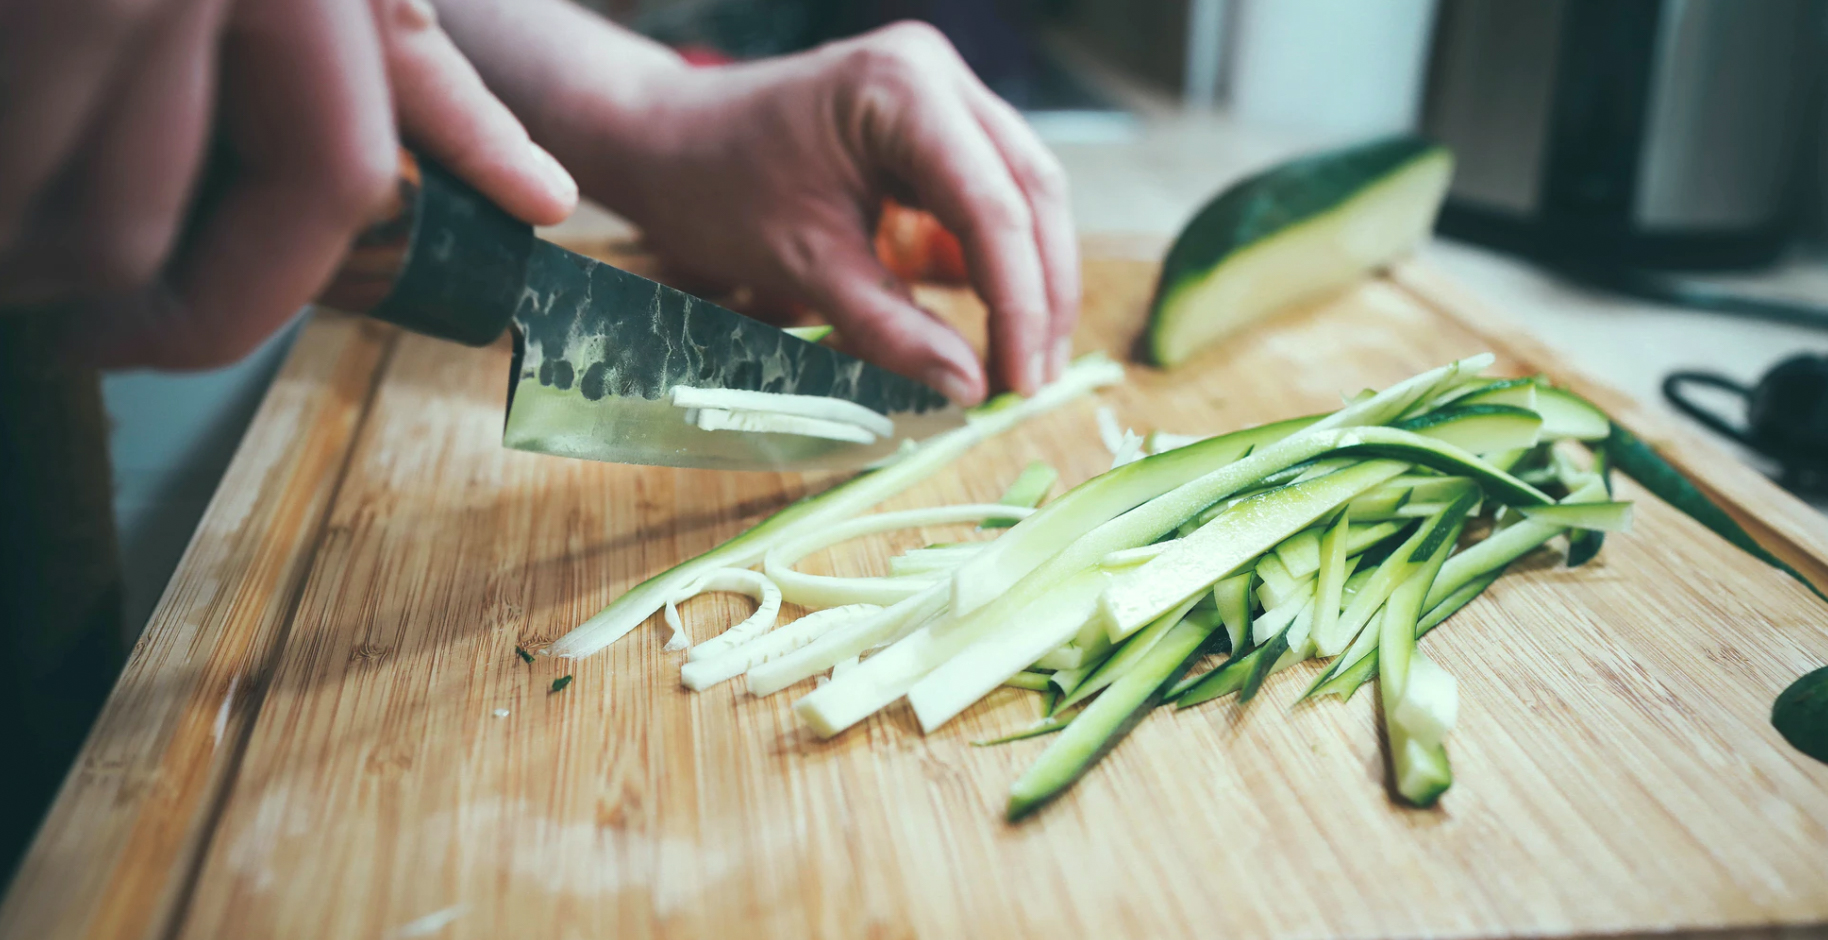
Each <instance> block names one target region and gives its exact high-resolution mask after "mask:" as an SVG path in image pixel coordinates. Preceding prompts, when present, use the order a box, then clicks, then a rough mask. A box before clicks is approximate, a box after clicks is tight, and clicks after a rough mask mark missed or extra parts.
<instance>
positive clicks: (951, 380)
mask: <svg viewBox="0 0 1828 940" xmlns="http://www.w3.org/2000/svg"><path fill="white" fill-rule="evenodd" d="M927 384H928V385H931V386H933V387H934V388H936V389H938V390H939V393H940V394H941V395H944V396H946V397H947V398H949V399H951V400H952V403H953V404H956V405H965V406H970V405H975V404H977V403H978V396H977V389H976V386H975V384H974V383H973V382H972V381H971V380H970V379H967V378H965V377H964V376H962V375H959V374H958V371H957V370H956V369H954V368H953V367H952V366H949V365H941V366H934V367H933V368H931V369H928V370H927Z"/></svg>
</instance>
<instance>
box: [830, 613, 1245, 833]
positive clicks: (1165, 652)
mask: <svg viewBox="0 0 1828 940" xmlns="http://www.w3.org/2000/svg"><path fill="white" fill-rule="evenodd" d="M1223 636H1224V631H1222V630H1219V629H1218V627H1217V625H1215V624H1211V623H1209V622H1207V620H1205V619H1203V618H1194V617H1188V618H1185V619H1183V620H1182V621H1181V622H1180V623H1178V624H1176V625H1175V627H1174V629H1172V630H1169V631H1168V633H1167V635H1166V636H1164V637H1162V639H1161V641H1160V642H1159V643H1156V644H1155V646H1154V647H1153V648H1152V649H1150V650H1149V654H1148V655H1147V656H1144V657H1143V658H1142V660H1141V661H1140V662H1138V663H1137V664H1136V667H1135V668H1134V669H1132V670H1130V671H1129V672H1127V673H1125V674H1124V675H1123V676H1122V677H1121V678H1119V679H1118V680H1117V681H1116V682H1113V683H1111V685H1110V686H1109V687H1108V688H1106V689H1105V690H1104V692H1103V693H1102V694H1100V695H1099V696H1098V697H1097V698H1095V699H1093V700H1092V701H1091V702H1090V703H1089V704H1087V705H1086V706H1085V708H1084V709H1082V710H1081V711H1080V712H1079V713H1078V715H1077V716H1075V717H1074V718H1073V719H1072V721H1071V722H1070V723H1068V724H1067V725H1066V728H1065V730H1063V731H1062V732H1061V734H1060V737H1058V738H1055V739H1054V742H1053V743H1052V744H1050V745H1048V748H1047V750H1046V751H1044V752H1042V754H1041V757H1040V758H1039V759H1038V760H1036V761H1035V763H1034V766H1032V767H1030V768H1029V769H1028V772H1027V773H1025V774H1023V775H1022V776H1021V778H1020V779H1018V780H1017V781H1016V782H1015V783H1014V785H1012V786H1011V787H1010V788H1009V807H1008V812H1007V816H1008V818H1009V820H1010V821H1011V822H1014V821H1016V820H1019V819H1021V818H1022V817H1024V816H1027V815H1029V814H1030V813H1033V812H1034V811H1035V810H1038V809H1040V808H1041V807H1042V806H1044V805H1046V803H1047V802H1048V801H1049V800H1052V799H1053V798H1055V797H1057V796H1059V795H1060V794H1061V793H1064V792H1066V789H1067V788H1068V787H1070V786H1072V785H1073V782H1074V781H1076V780H1078V779H1079V778H1080V777H1081V776H1083V775H1084V774H1085V772H1086V771H1087V770H1089V769H1090V768H1091V766H1092V765H1093V764H1096V763H1097V762H1098V760H1099V758H1102V757H1103V756H1104V755H1106V754H1108V753H1110V751H1111V749H1112V748H1113V747H1116V746H1117V743H1118V742H1119V741H1122V740H1123V738H1124V736H1125V735H1127V734H1129V733H1130V730H1131V729H1132V728H1135V727H1136V725H1137V723H1138V722H1140V721H1142V719H1143V718H1144V717H1146V716H1147V715H1148V714H1149V712H1150V711H1152V710H1153V709H1154V708H1155V706H1156V705H1158V704H1160V703H1161V701H1162V698H1163V695H1164V694H1165V693H1166V692H1167V690H1168V688H1169V687H1170V686H1172V685H1173V684H1174V683H1175V681H1176V680H1178V679H1179V678H1180V677H1181V674H1182V673H1184V672H1186V671H1187V669H1188V667H1190V666H1191V665H1193V663H1195V662H1197V661H1198V660H1199V658H1200V657H1201V656H1203V655H1205V654H1206V652H1207V651H1208V649H1210V648H1211V647H1212V646H1213V645H1215V643H1216V642H1219V641H1221V640H1220V638H1222V637H1223ZM828 688H829V686H828Z"/></svg>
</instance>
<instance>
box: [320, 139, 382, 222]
mask: <svg viewBox="0 0 1828 940" xmlns="http://www.w3.org/2000/svg"><path fill="white" fill-rule="evenodd" d="M398 166H399V157H398V156H397V154H396V152H395V149H394V147H393V146H392V145H391V144H386V143H380V144H363V145H358V146H352V147H350V148H348V149H347V151H346V152H343V153H340V154H338V155H336V156H335V157H333V158H332V159H331V160H329V161H328V162H327V163H326V164H325V165H324V167H323V168H322V174H321V175H322V179H321V183H322V187H323V194H322V198H323V205H324V206H325V209H326V211H327V212H329V213H330V214H332V215H334V216H335V217H337V218H339V219H344V220H348V221H351V222H359V221H362V220H365V219H367V218H368V217H369V216H370V215H372V214H373V213H374V212H375V210H376V209H378V208H379V207H380V206H381V205H382V204H384V203H385V202H386V200H387V197H388V194H389V192H390V191H391V190H392V188H393V186H394V180H395V176H396V175H397V170H398Z"/></svg>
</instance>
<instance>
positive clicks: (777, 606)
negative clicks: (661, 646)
mask: <svg viewBox="0 0 1828 940" xmlns="http://www.w3.org/2000/svg"><path fill="white" fill-rule="evenodd" d="M713 591H732V592H736V593H740V594H747V595H749V596H750V597H753V598H755V603H756V608H755V613H753V614H750V615H749V619H747V620H744V621H743V622H742V623H739V624H737V625H736V626H734V627H731V628H730V629H728V630H725V631H724V632H722V633H720V634H718V635H717V636H715V637H712V638H711V639H709V640H706V641H704V642H703V643H699V644H697V645H695V646H693V647H692V648H691V649H690V650H689V651H687V653H686V658H687V659H705V658H707V657H710V656H716V655H717V654H719V653H723V652H726V651H728V650H730V649H732V648H734V647H735V646H737V645H738V644H740V643H742V642H743V641H745V640H748V639H750V638H751V637H754V636H757V635H759V634H762V633H766V632H768V630H769V628H771V627H773V626H774V620H775V618H776V617H777V616H779V615H780V613H781V589H780V588H779V587H777V586H776V585H775V583H774V582H773V581H770V580H769V579H768V578H767V577H766V576H764V575H762V574H758V573H757V572H754V571H750V570H748V569H747V568H720V569H718V570H716V571H712V572H710V573H708V574H706V575H705V576H704V577H702V578H699V579H698V580H697V581H694V582H692V584H691V586H689V587H687V588H686V589H685V590H683V591H680V592H679V593H678V594H675V595H673V596H672V597H669V598H667V602H666V622H667V624H668V625H670V626H671V627H672V628H673V639H672V640H669V641H668V642H667V648H668V649H679V648H681V647H682V646H683V645H684V644H687V643H690V642H691V640H690V639H689V638H687V636H686V632H685V629H684V628H683V627H682V626H681V625H680V622H679V607H678V605H679V604H680V603H682V602H684V601H686V600H688V599H690V598H692V597H696V596H697V595H700V594H709V593H711V592H713ZM675 641H677V642H679V643H680V646H675V645H674V643H675Z"/></svg>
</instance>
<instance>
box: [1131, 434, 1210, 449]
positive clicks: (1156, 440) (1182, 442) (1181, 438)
mask: <svg viewBox="0 0 1828 940" xmlns="http://www.w3.org/2000/svg"><path fill="white" fill-rule="evenodd" d="M1205 439H1206V438H1204V437H1201V436H1199V435H1198V434H1173V433H1170V432H1168V431H1150V432H1149V436H1148V437H1146V438H1143V449H1144V450H1147V451H1148V452H1149V453H1151V454H1160V453H1164V452H1166V451H1170V450H1179V449H1180V448H1182V447H1186V446H1187V445H1188V444H1197V443H1199V442H1200V441H1203V440H1205Z"/></svg>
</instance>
